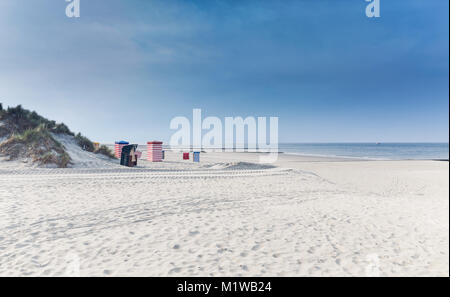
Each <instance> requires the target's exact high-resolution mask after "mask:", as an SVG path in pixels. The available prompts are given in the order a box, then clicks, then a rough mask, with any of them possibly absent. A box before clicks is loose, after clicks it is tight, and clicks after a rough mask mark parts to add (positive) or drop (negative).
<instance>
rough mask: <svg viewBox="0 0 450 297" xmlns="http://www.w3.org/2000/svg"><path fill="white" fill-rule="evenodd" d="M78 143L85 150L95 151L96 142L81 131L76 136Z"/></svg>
mask: <svg viewBox="0 0 450 297" xmlns="http://www.w3.org/2000/svg"><path fill="white" fill-rule="evenodd" d="M75 140H76V141H77V144H78V145H79V146H80V147H81V148H82V149H83V150H85V151H88V152H91V153H92V152H94V143H93V142H92V141H90V140H89V139H88V138H87V137H84V136H83V135H81V134H80V133H78V134H77V135H76V136H75Z"/></svg>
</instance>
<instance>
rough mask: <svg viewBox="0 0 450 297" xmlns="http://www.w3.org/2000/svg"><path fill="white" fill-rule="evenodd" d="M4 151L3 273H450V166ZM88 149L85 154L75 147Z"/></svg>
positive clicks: (0, 184) (0, 168) (0, 194)
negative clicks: (33, 158) (68, 163)
mask: <svg viewBox="0 0 450 297" xmlns="http://www.w3.org/2000/svg"><path fill="white" fill-rule="evenodd" d="M65 145H66V147H67V146H68V147H69V149H70V151H71V155H72V158H73V159H75V160H76V162H75V163H76V164H74V167H75V168H71V169H36V168H27V167H23V166H22V167H21V168H18V167H14V166H12V165H11V164H13V163H10V162H6V161H0V275H1V276H25V275H31V276H64V275H81V276H365V275H368V276H371V275H372V276H377V275H380V276H448V275H449V200H448V195H449V183H448V178H449V164H448V162H432V161H396V162H394V161H390V162H387V161H382V162H381V161H380V162H378V161H376V162H375V161H358V162H353V161H349V160H346V161H345V162H344V161H343V160H340V159H328V158H314V157H300V156H287V155H280V159H279V161H278V162H277V163H276V164H275V165H276V167H274V168H270V167H261V166H259V165H257V164H251V163H252V162H256V161H257V158H258V156H257V154H250V153H247V154H245V153H241V154H239V153H208V154H202V155H201V160H202V162H201V163H200V164H194V163H193V162H192V161H182V160H181V154H179V153H178V154H174V153H168V156H167V157H168V160H167V161H166V162H164V163H148V162H142V161H141V162H140V164H139V168H133V169H128V168H124V167H120V166H118V165H117V164H113V163H111V162H109V161H107V160H106V161H105V160H104V159H96V157H95V156H93V155H92V154H89V158H88V161H85V160H86V158H87V156H85V155H83V154H88V153H85V152H79V151H77V149H76V148H70V144H67V143H65ZM75 155H77V156H75Z"/></svg>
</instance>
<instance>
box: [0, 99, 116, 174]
mask: <svg viewBox="0 0 450 297" xmlns="http://www.w3.org/2000/svg"><path fill="white" fill-rule="evenodd" d="M52 134H53V135H54V134H61V135H68V136H72V137H73V138H74V140H75V141H76V143H77V144H78V145H79V146H80V147H81V148H82V149H83V150H85V151H88V152H92V153H97V154H103V155H105V156H107V157H110V158H114V154H113V153H112V152H111V150H109V149H108V148H107V147H106V146H102V147H100V148H99V149H98V150H97V151H95V147H94V144H93V143H92V141H90V140H89V139H88V138H87V137H85V136H82V135H81V134H80V133H78V134H77V135H75V134H74V133H73V132H72V131H70V129H69V127H67V126H66V125H65V124H64V123H56V122H55V121H50V120H48V119H46V118H44V117H42V116H40V115H39V114H37V113H36V112H35V111H29V110H26V109H24V108H22V106H21V105H18V106H16V107H8V108H7V109H3V105H2V104H1V103H0V137H6V138H8V139H7V140H6V141H4V142H3V143H2V144H1V145H0V153H3V154H6V155H7V156H9V157H10V159H17V158H19V157H28V158H31V159H32V160H33V162H37V163H38V164H39V165H47V164H51V163H53V164H56V165H57V166H58V167H67V165H68V164H70V162H71V159H70V156H69V154H68V153H67V152H66V149H65V147H64V146H63V145H62V144H61V143H59V142H58V141H56V140H55V139H54V137H53V136H52Z"/></svg>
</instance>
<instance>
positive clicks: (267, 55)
mask: <svg viewBox="0 0 450 297" xmlns="http://www.w3.org/2000/svg"><path fill="white" fill-rule="evenodd" d="M366 4H367V3H366V2H365V1H363V0H341V1H335V0H323V1H313V0H303V1H302V0H296V1H289V0H284V1H269V0H267V1H264V0H259V1H256V0H254V1H246V0H239V1H238V0H222V1H218V0H189V1H188V0H185V1H174V0H158V1H151V0H127V1H125V0H121V1H119V0H109V1H104V0H81V18H79V19H69V18H67V17H66V16H65V6H66V3H65V1H64V0H34V1H33V5H31V4H30V3H29V2H27V1H17V0H0V102H3V105H17V104H22V105H23V106H24V107H26V108H28V109H33V110H36V111H38V112H39V113H41V114H43V115H45V116H47V117H49V118H51V119H54V120H57V121H63V122H65V123H66V124H68V125H69V127H71V129H72V130H75V131H77V132H78V131H81V132H82V133H83V134H85V135H87V136H88V137H90V138H91V139H93V140H99V141H102V142H113V141H114V140H119V139H126V140H130V141H133V142H139V143H143V142H145V141H147V140H153V139H162V140H164V141H167V140H168V139H169V138H170V135H171V134H172V133H173V131H171V130H170V129H169V123H170V120H171V119H172V118H173V117H175V116H190V115H191V114H192V109H193V108H201V109H202V110H203V114H204V115H205V116H218V117H221V118H223V117H225V116H243V117H245V116H278V117H279V125H280V126H279V136H280V142H378V141H381V142H428V141H429V142H441V141H442V142H448V137H449V136H448V135H449V118H448V113H449V99H448V97H449V83H448V80H449V32H448V28H449V7H448V6H449V2H448V1H444V0H428V1H423V0H404V1H400V0H397V1H388V0H381V18H379V19H368V18H367V17H366V16H365V12H364V11H365V6H366Z"/></svg>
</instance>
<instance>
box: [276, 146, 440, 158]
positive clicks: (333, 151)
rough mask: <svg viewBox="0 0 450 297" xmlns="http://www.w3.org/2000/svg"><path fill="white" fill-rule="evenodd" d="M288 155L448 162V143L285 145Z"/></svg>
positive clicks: (283, 149) (284, 150)
mask: <svg viewBox="0 0 450 297" xmlns="http://www.w3.org/2000/svg"><path fill="white" fill-rule="evenodd" d="M279 151H280V152H283V153H285V154H294V155H305V156H326V157H348V158H361V159H372V160H448V159H449V144H448V143H281V144H279Z"/></svg>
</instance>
